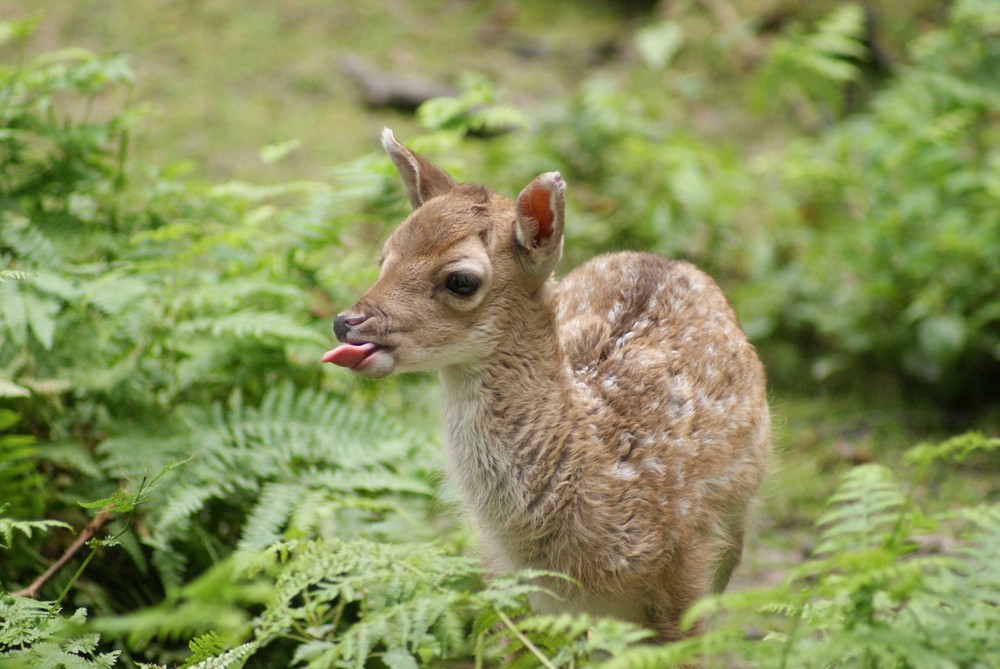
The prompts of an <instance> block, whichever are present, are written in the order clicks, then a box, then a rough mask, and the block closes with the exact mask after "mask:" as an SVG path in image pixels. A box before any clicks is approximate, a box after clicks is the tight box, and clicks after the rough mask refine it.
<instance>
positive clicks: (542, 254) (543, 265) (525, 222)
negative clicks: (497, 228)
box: [514, 172, 566, 277]
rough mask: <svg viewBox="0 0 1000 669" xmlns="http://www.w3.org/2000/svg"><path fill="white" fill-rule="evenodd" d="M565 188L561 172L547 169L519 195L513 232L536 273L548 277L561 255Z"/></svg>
mask: <svg viewBox="0 0 1000 669" xmlns="http://www.w3.org/2000/svg"><path fill="white" fill-rule="evenodd" d="M565 190H566V183H565V182H564V181H563V180H562V176H561V175H560V174H559V173H558V172H546V173H545V174H541V175H539V176H537V177H535V179H534V181H532V182H531V183H530V184H528V185H527V186H525V187H524V190H522V191H521V194H520V195H518V196H517V203H516V204H515V214H516V218H515V223H514V234H515V235H516V237H517V243H518V244H519V245H520V246H521V248H522V249H524V251H525V254H526V257H527V259H528V261H529V262H528V265H529V269H530V270H531V271H532V272H533V273H534V274H538V275H544V276H546V277H548V275H549V273H551V272H552V270H553V269H554V268H555V265H556V263H557V262H558V261H559V257H560V256H561V255H562V239H563V218H564V213H565V198H564V192H565Z"/></svg>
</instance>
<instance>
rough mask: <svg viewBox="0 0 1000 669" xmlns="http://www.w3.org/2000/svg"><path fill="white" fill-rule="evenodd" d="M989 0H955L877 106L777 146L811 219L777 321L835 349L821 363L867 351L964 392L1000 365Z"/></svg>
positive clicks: (839, 364) (985, 381) (921, 378)
mask: <svg viewBox="0 0 1000 669" xmlns="http://www.w3.org/2000/svg"><path fill="white" fill-rule="evenodd" d="M987 4H988V3H987ZM991 11H993V12H995V10H991V9H990V8H989V7H988V6H987V5H986V4H977V3H958V5H956V7H955V8H954V10H953V11H952V15H951V20H950V23H949V24H948V25H947V26H946V27H945V28H944V29H942V30H939V31H932V32H930V33H928V34H926V35H925V36H924V37H923V38H922V39H921V40H919V41H918V42H917V43H916V44H914V46H913V49H912V51H913V63H912V64H911V65H909V66H907V67H905V68H904V69H903V70H902V71H901V72H900V73H899V75H898V77H897V78H896V79H895V80H894V81H893V82H892V83H890V84H889V85H888V86H887V87H886V88H885V89H883V90H882V91H880V92H878V93H877V94H876V95H875V96H874V98H873V100H872V105H871V110H870V111H868V112H866V113H864V114H859V115H856V116H854V117H852V118H849V119H845V120H844V121H842V122H840V123H838V124H837V125H835V126H833V127H832V128H830V129H829V130H828V131H826V132H824V133H823V134H821V135H820V136H818V137H816V138H815V139H806V140H802V141H800V142H798V143H797V144H794V145H792V146H791V147H790V149H789V150H787V151H785V152H783V153H781V155H776V156H773V158H772V160H773V163H772V165H773V167H774V169H776V170H777V171H778V172H779V173H780V174H781V176H782V181H783V183H785V184H787V187H788V188H789V197H790V198H791V199H792V200H793V206H794V207H795V209H796V210H797V211H796V214H795V217H796V221H795V222H796V225H797V226H798V227H797V231H796V235H797V239H795V240H794V241H792V242H791V248H789V249H788V250H787V251H785V253H787V254H789V255H791V257H792V259H791V261H790V262H789V263H787V265H786V267H785V268H783V270H782V272H781V276H783V280H784V282H785V285H784V286H783V287H782V288H781V294H780V298H779V300H780V303H781V306H780V307H779V310H780V313H779V314H778V315H777V318H776V319H775V320H774V321H773V329H772V330H771V332H772V333H775V334H777V333H778V332H779V331H780V332H782V336H789V335H794V334H795V333H799V334H800V335H803V336H808V337H810V338H811V339H812V340H813V342H814V345H817V347H818V348H820V349H821V350H825V351H826V352H827V356H826V357H825V358H824V359H823V360H821V361H819V362H818V363H817V364H816V365H815V366H814V370H813V371H814V374H816V375H817V376H819V377H824V376H829V375H833V374H837V373H840V375H841V376H846V375H851V374H854V373H856V372H857V371H858V369H859V367H860V365H865V364H866V365H868V367H869V368H872V367H874V368H875V369H879V370H886V371H891V372H892V373H894V374H897V375H900V376H903V377H909V378H911V379H914V380H916V381H918V382H921V383H922V384H924V387H925V388H929V387H933V393H934V394H936V395H937V396H938V397H941V398H944V399H948V400H951V401H959V402H970V401H971V402H976V401H982V400H983V399H985V398H984V397H983V396H982V395H981V394H980V393H978V392H977V390H976V389H978V388H982V389H985V388H988V387H990V386H991V385H993V386H995V384H996V382H997V380H998V379H1000V359H998V357H997V351H998V350H1000V349H998V345H1000V309H998V305H1000V301H998V293H997V285H1000V260H998V259H1000V215H998V211H997V207H996V206H995V203H996V193H997V192H998V191H997V188H998V183H1000V182H998V181H997V174H998V172H997V169H996V166H997V164H998V162H997V161H998V154H997V151H996V147H997V146H998V141H997V140H998V138H1000V125H998V123H997V118H998V117H997V114H998V111H1000V96H998V95H997V92H996V91H997V90H998V79H997V73H998V72H1000V48H998V45H997V42H996V39H995V38H992V37H990V36H989V35H990V30H991V29H992V28H991V25H993V24H992V23H991V22H990V17H991V16H994V14H991ZM987 392H988V391H987Z"/></svg>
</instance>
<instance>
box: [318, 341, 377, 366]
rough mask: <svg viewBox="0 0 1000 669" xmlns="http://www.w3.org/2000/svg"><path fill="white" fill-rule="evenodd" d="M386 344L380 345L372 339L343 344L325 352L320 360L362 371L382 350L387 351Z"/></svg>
mask: <svg viewBox="0 0 1000 669" xmlns="http://www.w3.org/2000/svg"><path fill="white" fill-rule="evenodd" d="M385 350H386V348H385V347H384V346H379V345H378V344H375V343H373V342H370V341H366V342H358V343H356V344H350V343H348V344H341V345H340V346H338V347H337V348H335V349H331V350H329V351H327V352H326V353H324V354H323V357H322V358H320V359H319V361H320V362H330V363H333V364H334V365H337V366H339V367H346V368H348V369H352V370H356V371H360V370H362V369H364V368H365V367H367V366H369V365H370V364H372V362H373V361H374V359H375V358H376V356H377V354H378V353H379V352H380V351H385Z"/></svg>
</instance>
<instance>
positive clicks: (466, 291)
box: [444, 272, 479, 297]
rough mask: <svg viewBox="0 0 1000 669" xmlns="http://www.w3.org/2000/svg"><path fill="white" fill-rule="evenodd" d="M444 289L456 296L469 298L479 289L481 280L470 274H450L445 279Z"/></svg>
mask: <svg viewBox="0 0 1000 669" xmlns="http://www.w3.org/2000/svg"><path fill="white" fill-rule="evenodd" d="M444 287H445V288H447V289H448V290H449V292H452V293H455V294H456V295H461V296H462V297H468V296H469V295H472V294H473V293H474V292H476V290H478V289H479V279H477V278H476V277H474V276H472V275H470V274H462V273H460V272H455V273H454V274H449V275H448V278H447V279H445V281H444Z"/></svg>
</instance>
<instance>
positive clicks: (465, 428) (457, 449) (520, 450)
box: [441, 294, 580, 531]
mask: <svg viewBox="0 0 1000 669" xmlns="http://www.w3.org/2000/svg"><path fill="white" fill-rule="evenodd" d="M517 315H518V318H517V319H511V321H512V326H511V327H510V328H509V329H507V330H506V331H505V332H504V336H503V338H502V340H501V341H500V342H499V343H498V345H497V348H496V350H495V352H494V355H493V356H491V358H490V359H488V360H486V361H485V362H482V363H479V364H476V365H463V366H453V367H448V368H445V369H443V370H442V371H441V380H442V387H443V391H444V393H443V394H444V417H445V443H446V450H447V454H448V460H449V468H450V470H451V471H450V473H451V479H452V480H453V481H454V482H456V483H457V485H458V488H459V492H460V493H461V495H462V497H463V498H464V500H465V502H466V504H467V506H469V507H471V509H472V510H473V511H474V512H475V514H476V515H477V516H478V518H479V520H480V522H481V523H482V524H484V525H486V526H487V527H490V526H492V527H494V528H496V529H498V530H500V531H503V530H504V529H510V528H511V526H513V525H517V526H521V527H522V529H523V526H525V525H531V526H537V525H538V517H539V515H540V514H541V513H543V512H544V511H545V510H546V507H550V506H551V502H552V500H551V499H550V498H551V495H550V494H549V493H550V491H551V489H552V486H553V477H558V476H559V474H560V473H561V472H560V470H561V463H562V462H563V460H564V458H565V457H566V450H567V448H568V444H569V443H570V442H571V440H572V434H573V433H574V432H575V431H576V430H577V429H578V427H577V426H578V425H579V424H580V421H578V420H576V416H575V413H574V412H575V411H576V410H577V409H576V403H575V402H574V400H573V388H574V386H573V383H572V381H571V380H570V378H569V376H568V372H567V370H566V369H565V368H564V364H563V355H562V351H561V349H560V347H559V341H558V337H557V335H556V325H555V314H554V310H553V308H552V301H551V299H548V298H547V296H546V295H545V294H543V295H541V296H539V298H538V299H537V300H536V301H532V303H531V304H530V305H529V308H526V309H524V310H523V311H521V310H519V312H518V314H517ZM515 321H516V325H513V323H514V322H515Z"/></svg>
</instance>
